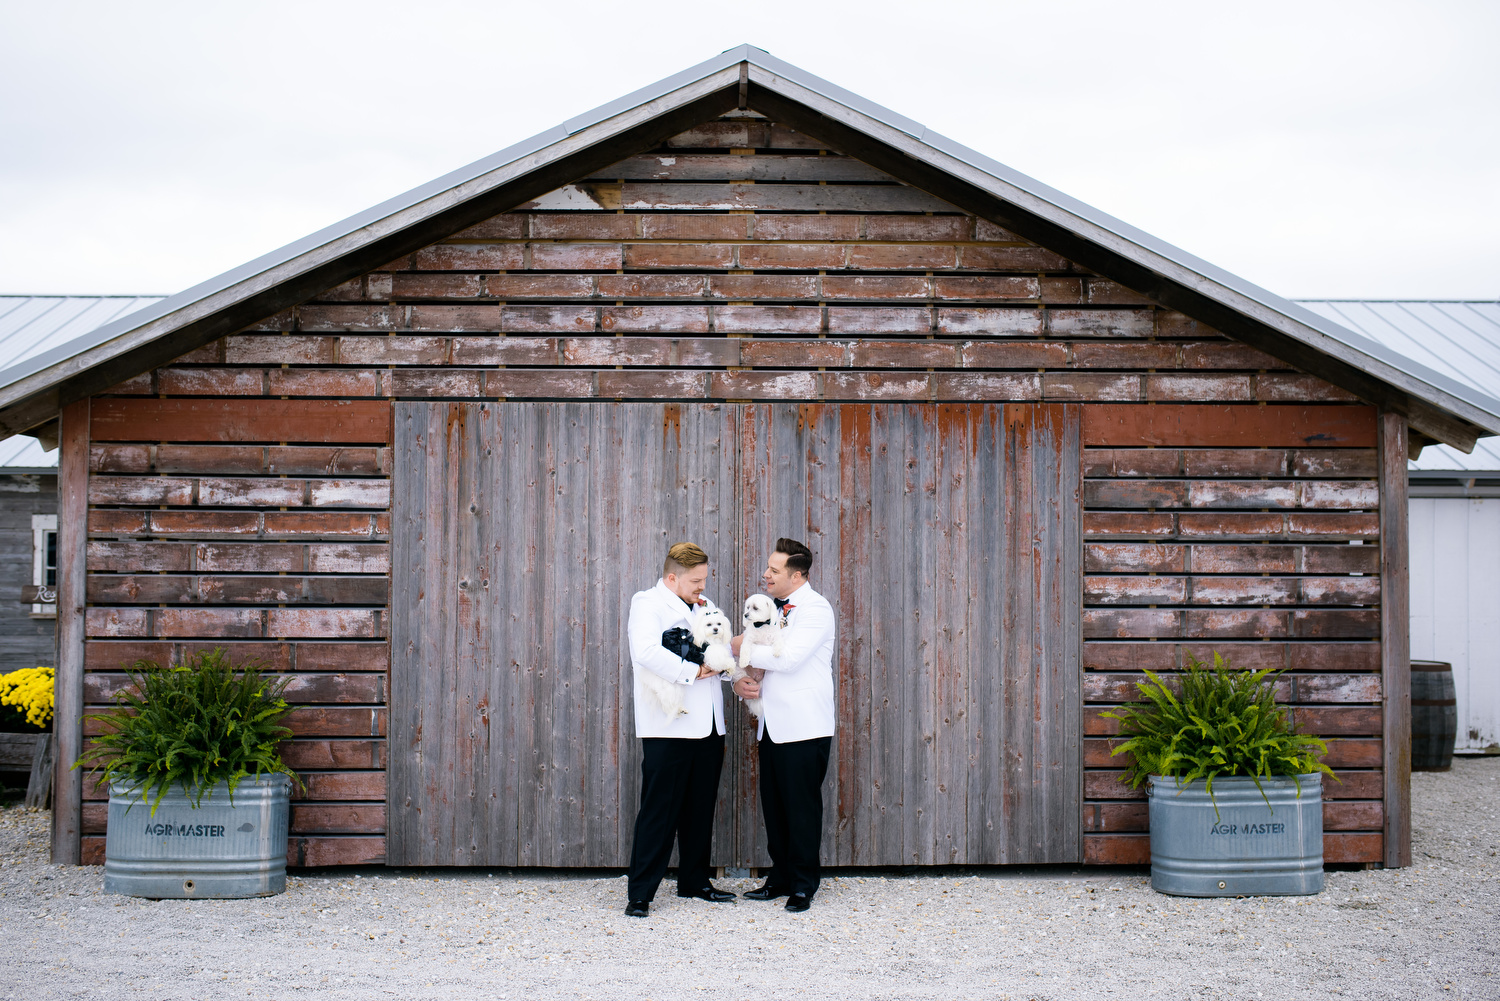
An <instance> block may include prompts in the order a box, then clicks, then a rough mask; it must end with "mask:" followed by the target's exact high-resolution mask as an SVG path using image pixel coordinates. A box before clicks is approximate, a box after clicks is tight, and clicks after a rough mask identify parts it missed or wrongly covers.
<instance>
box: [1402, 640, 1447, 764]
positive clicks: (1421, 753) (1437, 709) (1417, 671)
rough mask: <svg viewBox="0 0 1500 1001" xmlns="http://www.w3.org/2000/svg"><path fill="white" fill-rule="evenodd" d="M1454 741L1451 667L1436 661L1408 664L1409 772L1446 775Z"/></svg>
mask: <svg viewBox="0 0 1500 1001" xmlns="http://www.w3.org/2000/svg"><path fill="white" fill-rule="evenodd" d="M1457 737H1458V700H1457V699H1456V698H1455V693H1454V689H1453V665H1452V664H1445V663H1443V662H1442V661H1439V660H1414V661H1412V662H1411V770H1412V771H1414V772H1446V771H1447V770H1448V769H1449V768H1451V767H1453V741H1454V740H1455V739H1456V738H1457Z"/></svg>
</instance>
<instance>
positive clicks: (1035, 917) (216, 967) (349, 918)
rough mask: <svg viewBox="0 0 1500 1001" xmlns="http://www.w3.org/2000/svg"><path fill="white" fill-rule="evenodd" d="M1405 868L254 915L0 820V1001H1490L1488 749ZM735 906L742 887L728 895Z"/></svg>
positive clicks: (894, 884) (521, 883) (478, 892)
mask: <svg viewBox="0 0 1500 1001" xmlns="http://www.w3.org/2000/svg"><path fill="white" fill-rule="evenodd" d="M1412 787H1413V800H1414V807H1413V814H1414V816H1413V822H1414V825H1415V830H1416V837H1415V842H1414V851H1413V855H1414V859H1415V864H1414V865H1413V866H1412V867H1411V868H1409V869H1401V870H1386V871H1382V870H1373V871H1359V872H1331V873H1329V874H1328V881H1327V889H1326V890H1325V891H1324V892H1323V893H1322V894H1321V895H1320V896H1317V897H1279V898H1278V897H1261V898H1249V899H1243V900H1202V901H1200V900H1189V899H1182V898H1174V897H1166V896H1161V895H1159V894H1156V893H1153V892H1152V891H1151V889H1150V887H1149V885H1148V881H1147V877H1146V873H1145V871H1144V870H1105V869H1066V868H1062V869H1047V870H1035V869H1027V870H978V871H961V872H955V871H946V870H945V871H942V872H939V873H928V874H923V875H897V874H893V873H889V872H878V873H877V872H870V871H858V870H846V871H841V872H838V873H836V874H834V875H833V876H832V877H831V878H828V879H826V880H825V881H824V884H823V889H822V890H821V891H820V892H819V894H818V897H817V900H816V901H815V902H814V904H813V909H812V910H811V911H810V912H809V913H807V914H803V915H792V914H788V913H787V912H786V911H785V910H783V909H782V907H781V906H780V902H777V903H775V904H757V903H752V902H749V901H742V902H739V903H736V904H720V905H714V904H709V903H705V902H703V901H698V900H679V899H677V898H676V897H675V896H673V895H672V892H671V887H672V884H671V883H670V881H669V882H668V883H667V884H665V885H664V890H665V893H664V895H659V896H658V897H657V902H656V904H655V905H654V906H653V909H652V915H651V917H650V918H649V919H647V920H638V919H632V918H627V917H625V916H624V915H623V914H621V913H620V912H621V908H622V907H623V906H624V903H625V900H624V890H625V883H624V877H622V876H615V877H610V878H601V877H599V876H597V875H594V874H588V875H568V874H563V875H556V874H552V873H541V872H536V871H526V872H511V871H506V872H499V871H496V872H493V873H487V872H484V871H469V870H465V871H459V872H451V871H450V872H442V871H421V872H417V871H411V870H403V871H401V872H397V873H392V872H389V871H385V870H379V869H367V870H360V871H359V872H350V871H347V870H323V871H315V872H304V873H301V874H298V875H295V876H293V878H292V879H291V880H290V882H289V886H288V890H287V892H286V893H285V894H284V895H282V896H279V897H272V898H265V899H256V900H224V901H214V900H201V901H184V900H162V901H149V900H137V899H134V898H128V897H120V896H107V895H105V894H104V893H102V892H101V890H100V886H101V883H102V875H103V874H102V870H101V869H99V868H96V867H88V868H65V867H54V866H51V865H49V864H48V863H47V861H46V857H47V856H46V842H47V837H46V831H47V816H46V814H39V813H32V812H26V811H24V810H20V809H12V810H6V811H3V812H0V959H3V963H4V968H5V970H6V975H5V976H3V977H0V980H4V981H7V982H6V983H4V984H3V985H0V996H3V997H5V998H26V999H33V998H53V997H89V998H130V997H142V998H148V997H149V998H153V999H168V998H245V997H249V998H277V999H279V998H287V997H319V998H349V999H361V1001H363V999H368V998H381V997H398V998H403V999H406V998H412V999H428V998H432V999H441V1001H454V999H462V998H486V999H488V998H496V999H507V998H509V999H520V998H524V999H528V1001H530V999H542V998H616V997H631V998H653V999H659V1001H666V999H675V998H700V997H711V996H716V997H724V998H732V999H735V1001H739V999H741V998H756V999H765V998H785V997H793V996H797V997H806V998H942V999H951V998H985V999H998V998H1018V999H1019V998H1108V997H1119V998H1125V997H1130V998H1136V997H1156V998H1257V997H1265V998H1305V997H1309V996H1317V995H1336V996H1341V997H1349V998H1361V999H1365V998H1401V999H1406V998H1427V997H1443V998H1453V997H1463V998H1489V999H1493V998H1497V997H1500V976H1497V974H1500V959H1497V950H1500V934H1497V933H1500V924H1497V917H1500V882H1497V877H1500V867H1497V863H1500V858H1497V855H1496V852H1497V850H1500V817H1497V814H1500V759H1494V758H1489V759H1477V760H1476V759H1466V760H1459V761H1457V762H1455V764H1454V768H1453V771H1452V772H1449V773H1446V774H1432V773H1422V774H1417V775H1415V776H1414V777H1413V781H1412ZM721 885H725V886H727V887H728V888H730V889H734V890H739V891H743V890H746V889H749V888H750V887H751V886H752V885H754V883H753V882H752V881H750V880H723V881H721Z"/></svg>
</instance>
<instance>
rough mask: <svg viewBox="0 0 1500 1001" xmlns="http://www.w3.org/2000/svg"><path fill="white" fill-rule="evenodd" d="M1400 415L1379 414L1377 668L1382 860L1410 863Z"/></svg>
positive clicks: (1407, 605)
mask: <svg viewBox="0 0 1500 1001" xmlns="http://www.w3.org/2000/svg"><path fill="white" fill-rule="evenodd" d="M1406 455H1407V429H1406V419H1405V418H1404V417H1402V416H1401V415H1400V414H1394V413H1382V414H1381V415H1380V673H1381V682H1382V686H1383V688H1384V692H1385V716H1384V726H1383V731H1382V736H1383V738H1384V751H1385V859H1384V861H1385V865H1386V867H1387V868H1394V867H1397V866H1407V865H1411V634H1410V620H1411V595H1410V592H1409V590H1408V588H1409V586H1410V584H1409V580H1410V575H1409V572H1408V567H1407V561H1408V558H1409V555H1410V550H1409V545H1408V539H1407V532H1408V525H1407V510H1406Z"/></svg>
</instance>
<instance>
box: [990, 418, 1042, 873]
mask: <svg viewBox="0 0 1500 1001" xmlns="http://www.w3.org/2000/svg"><path fill="white" fill-rule="evenodd" d="M1031 411H1032V408H1031V407H1027V406H1014V407H1012V406H1007V407H1006V408H1005V445H1004V456H1005V468H1004V471H1003V473H1002V476H1003V480H1002V489H1003V490H1004V494H1003V499H1002V502H1001V522H1002V525H1003V528H1002V530H1001V546H1002V557H1001V563H1000V572H1001V574H1002V575H1003V576H1002V581H1003V587H1004V599H1003V600H1004V605H1003V608H1002V610H1001V617H1000V629H1001V634H1002V638H1001V663H1000V675H1001V679H1002V696H1001V705H1002V711H1001V712H1002V715H1001V745H1000V753H1001V760H1002V762H1003V768H1002V771H1001V793H1000V801H1001V809H1002V816H1003V819H1004V822H1005V839H1004V849H1003V854H1002V857H1001V858H999V859H997V861H1000V862H1027V861H1031V855H1032V839H1031V820H1032V805H1031V804H1032V793H1033V790H1032V787H1031V775H1032V762H1033V752H1034V749H1033V747H1032V741H1031V737H1032V733H1031V725H1032V703H1033V700H1034V698H1035V679H1034V678H1033V677H1032V671H1031V665H1032V662H1033V650H1032V648H1031V632H1032V630H1031V623H1032V622H1033V621H1035V614H1036V589H1035V586H1034V581H1033V574H1032V562H1033V559H1034V554H1035V550H1034V547H1033V544H1032V539H1033V538H1034V536H1035V532H1036V529H1035V526H1034V524H1033V519H1034V517H1035V513H1036V512H1035V511H1034V510H1033V508H1032V505H1031V495H1032V492H1033V490H1034V489H1035V488H1034V485H1033V483H1032V470H1031V466H1030V463H1029V461H1028V460H1029V452H1028V449H1027V447H1026V442H1027V438H1028V437H1029V435H1030V428H1031Z"/></svg>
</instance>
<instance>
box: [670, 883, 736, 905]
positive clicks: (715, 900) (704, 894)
mask: <svg viewBox="0 0 1500 1001" xmlns="http://www.w3.org/2000/svg"><path fill="white" fill-rule="evenodd" d="M677 895H678V896H679V897H696V898H698V899H699V900H707V901H708V902H709V903H711V904H725V903H728V902H729V901H731V900H735V899H737V897H736V895H735V894H733V893H730V892H729V891H728V890H721V889H719V888H718V887H717V886H714V885H713V884H712V883H710V884H709V885H708V886H705V887H703V888H702V889H701V890H678V891H677Z"/></svg>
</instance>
